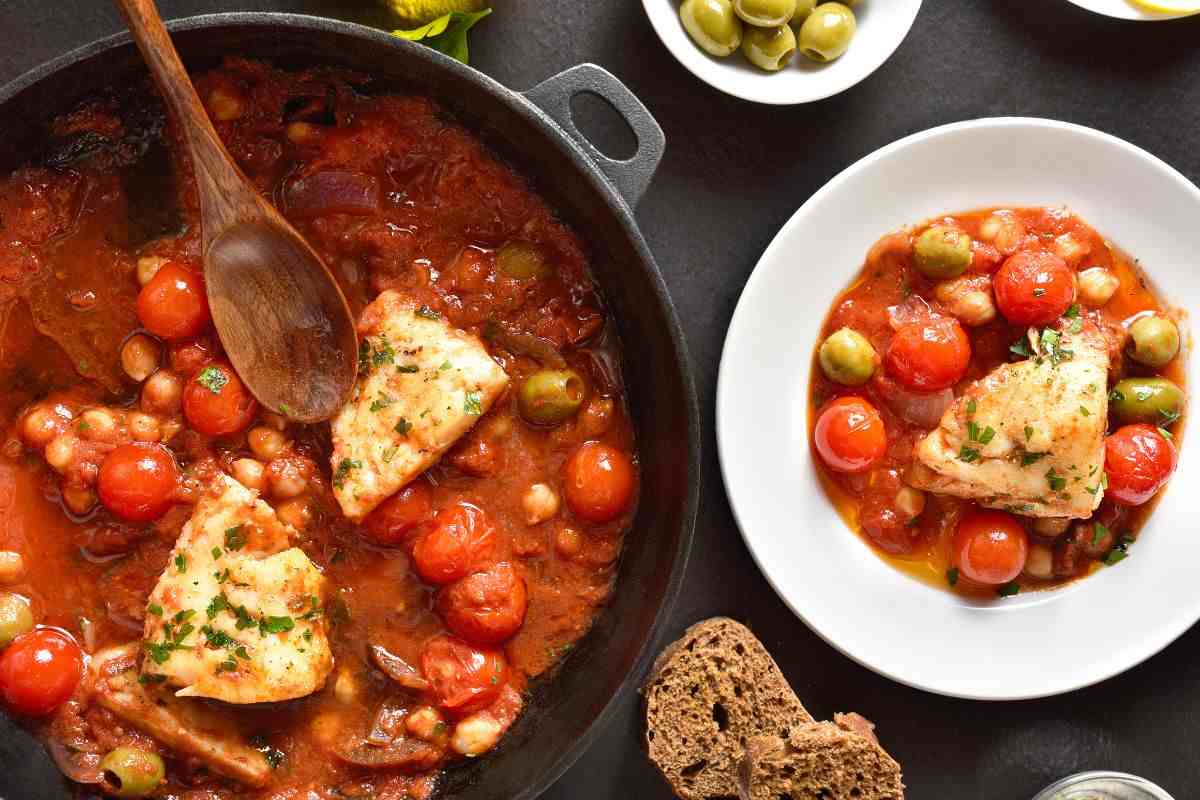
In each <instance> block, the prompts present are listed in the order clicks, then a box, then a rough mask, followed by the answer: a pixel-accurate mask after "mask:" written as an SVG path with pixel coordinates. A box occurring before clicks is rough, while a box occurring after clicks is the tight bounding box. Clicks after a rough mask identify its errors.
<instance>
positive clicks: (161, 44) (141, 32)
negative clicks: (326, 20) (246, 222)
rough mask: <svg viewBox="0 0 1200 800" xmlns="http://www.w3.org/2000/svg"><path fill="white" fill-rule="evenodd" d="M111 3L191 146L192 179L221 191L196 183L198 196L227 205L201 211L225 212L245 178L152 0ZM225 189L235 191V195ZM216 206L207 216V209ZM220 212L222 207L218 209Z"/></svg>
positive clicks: (231, 211) (235, 201)
mask: <svg viewBox="0 0 1200 800" xmlns="http://www.w3.org/2000/svg"><path fill="white" fill-rule="evenodd" d="M115 2H116V5H117V8H118V9H120V11H121V14H122V16H124V17H125V21H126V23H128V25H129V30H130V32H131V33H132V34H133V40H134V42H136V43H137V46H138V49H139V50H141V51H142V56H143V57H144V58H145V60H146V64H147V66H149V68H150V74H151V75H152V76H153V77H154V82H155V84H157V85H158V89H159V91H160V92H161V93H162V96H163V98H164V99H165V100H166V103H167V107H168V109H170V111H171V113H172V115H173V116H174V117H175V121H176V122H177V123H178V125H179V127H180V130H181V132H182V133H183V135H184V137H185V138H186V140H187V143H188V146H189V150H190V151H191V155H192V161H193V165H192V166H193V169H194V170H195V172H196V180H197V181H198V182H206V183H208V184H209V185H210V186H212V187H213V188H219V189H220V190H221V191H217V192H205V191H204V186H201V187H200V190H201V191H200V196H201V198H202V199H203V198H205V197H206V196H207V197H210V198H213V199H214V200H215V201H216V202H222V200H221V199H220V198H224V199H225V200H227V201H229V205H230V208H223V209H205V214H204V216H205V217H206V218H209V219H213V218H230V217H234V216H236V211H235V210H234V209H235V208H236V207H237V206H238V205H239V202H238V201H241V203H245V202H246V199H247V198H246V197H245V196H244V195H245V194H246V192H244V191H239V189H240V188H241V187H243V186H246V185H247V182H246V178H245V176H244V175H242V173H241V171H240V170H238V168H237V166H236V165H235V164H234V162H233V159H232V158H231V157H230V156H229V153H228V152H227V151H226V150H225V145H224V144H222V143H221V138H220V137H219V136H218V135H217V131H216V129H215V128H213V125H212V122H211V121H210V120H209V118H208V112H207V111H206V110H205V108H204V104H203V103H202V102H201V101H200V96H199V95H198V94H196V87H194V86H193V85H192V80H191V78H190V77H189V76H188V73H187V69H186V68H185V67H184V66H183V61H181V60H180V58H179V53H178V52H177V51H176V50H175V45H174V44H172V42H171V37H170V34H168V33H167V29H166V26H165V25H163V21H162V18H161V17H160V16H159V15H158V8H157V7H156V6H155V5H154V0H115ZM230 195H237V196H236V197H234V196H230ZM209 211H214V212H216V213H215V214H214V215H213V216H209V214H208V212H209ZM222 212H224V213H222Z"/></svg>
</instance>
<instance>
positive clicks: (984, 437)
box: [979, 425, 996, 444]
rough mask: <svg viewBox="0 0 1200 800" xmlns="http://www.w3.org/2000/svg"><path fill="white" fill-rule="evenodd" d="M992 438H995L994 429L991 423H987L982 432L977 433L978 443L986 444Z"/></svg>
mask: <svg viewBox="0 0 1200 800" xmlns="http://www.w3.org/2000/svg"><path fill="white" fill-rule="evenodd" d="M994 438H996V431H995V429H994V428H992V426H991V425H988V426H987V427H986V428H984V429H983V433H981V434H979V443H980V444H987V443H988V442H990V441H991V440H992V439H994Z"/></svg>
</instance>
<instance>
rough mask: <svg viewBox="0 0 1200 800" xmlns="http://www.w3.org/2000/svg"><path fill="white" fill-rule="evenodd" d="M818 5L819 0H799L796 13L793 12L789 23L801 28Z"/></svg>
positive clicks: (793, 26)
mask: <svg viewBox="0 0 1200 800" xmlns="http://www.w3.org/2000/svg"><path fill="white" fill-rule="evenodd" d="M816 7H817V0H798V2H797V3H796V13H795V14H792V18H791V19H790V20H788V24H789V25H791V26H792V28H794V29H797V30H799V28H800V26H801V25H803V24H804V20H806V19H808V15H809V14H811V13H812V12H813V9H814V8H816Z"/></svg>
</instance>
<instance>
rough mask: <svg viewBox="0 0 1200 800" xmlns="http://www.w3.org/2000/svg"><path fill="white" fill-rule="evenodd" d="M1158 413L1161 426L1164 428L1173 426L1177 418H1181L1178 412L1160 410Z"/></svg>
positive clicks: (1177, 420)
mask: <svg viewBox="0 0 1200 800" xmlns="http://www.w3.org/2000/svg"><path fill="white" fill-rule="evenodd" d="M1158 413H1159V414H1160V415H1161V416H1162V424H1163V427H1164V428H1165V427H1166V426H1168V425H1174V424H1175V423H1176V422H1179V417H1180V416H1181V415H1180V413H1179V412H1178V411H1168V410H1167V409H1165V408H1160V409H1159V410H1158Z"/></svg>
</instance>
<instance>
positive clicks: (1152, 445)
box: [1104, 423, 1179, 506]
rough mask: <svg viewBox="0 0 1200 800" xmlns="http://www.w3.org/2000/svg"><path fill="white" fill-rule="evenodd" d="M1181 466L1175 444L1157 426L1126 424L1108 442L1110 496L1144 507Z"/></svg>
mask: <svg viewBox="0 0 1200 800" xmlns="http://www.w3.org/2000/svg"><path fill="white" fill-rule="evenodd" d="M1178 464H1179V452H1178V451H1177V450H1176V449H1175V445H1174V444H1173V443H1172V442H1171V441H1170V440H1168V439H1167V438H1166V437H1165V436H1163V435H1162V434H1161V433H1159V431H1158V428H1155V427H1154V426H1153V425H1147V424H1144V423H1143V424H1138V425H1126V426H1125V427H1123V428H1119V429H1118V430H1117V431H1116V432H1115V433H1113V434H1112V435H1111V436H1109V437H1108V439H1107V441H1106V442H1105V454H1104V470H1105V474H1107V475H1108V491H1107V495H1108V496H1109V497H1111V498H1112V499H1114V500H1116V501H1118V502H1120V503H1124V504H1125V505H1128V506H1140V505H1141V504H1142V503H1144V502H1146V501H1147V500H1149V499H1150V498H1151V497H1153V496H1154V494H1155V493H1156V492H1157V491H1158V490H1159V489H1161V488H1162V487H1163V485H1164V484H1165V483H1166V482H1167V481H1168V480H1170V478H1171V473H1173V472H1174V471H1175V467H1176V466H1177V465H1178Z"/></svg>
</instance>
